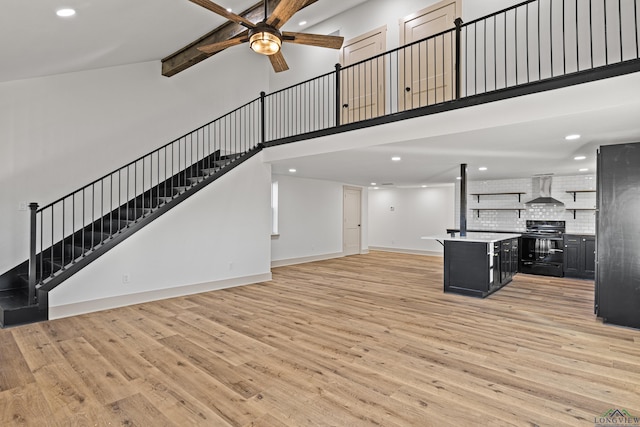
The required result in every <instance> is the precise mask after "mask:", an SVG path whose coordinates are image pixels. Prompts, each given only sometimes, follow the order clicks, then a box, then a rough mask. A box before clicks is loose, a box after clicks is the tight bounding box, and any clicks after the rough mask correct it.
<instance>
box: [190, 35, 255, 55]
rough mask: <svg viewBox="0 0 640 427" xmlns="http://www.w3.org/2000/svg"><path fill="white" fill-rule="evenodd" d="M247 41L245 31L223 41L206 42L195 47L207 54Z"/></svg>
mask: <svg viewBox="0 0 640 427" xmlns="http://www.w3.org/2000/svg"><path fill="white" fill-rule="evenodd" d="M248 41H249V39H248V38H247V34H246V32H245V33H243V34H241V35H239V36H237V37H234V38H232V39H229V40H225V41H223V42H218V43H211V44H207V45H204V46H198V47H197V49H198V50H199V51H200V52H204V53H208V54H209V55H213V54H214V53H218V52H220V51H221V50H224V49H226V48H228V47H231V46H236V45H239V44H241V43H245V42H248Z"/></svg>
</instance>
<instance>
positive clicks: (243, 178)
mask: <svg viewBox="0 0 640 427" xmlns="http://www.w3.org/2000/svg"><path fill="white" fill-rule="evenodd" d="M270 186H271V168H270V165H268V164H265V163H263V162H262V161H261V159H260V156H259V155H258V156H255V157H253V158H252V159H249V160H248V161H246V162H245V163H243V164H241V165H240V166H238V167H237V168H235V169H233V170H232V171H230V172H229V173H227V174H226V175H224V176H223V177H221V178H219V179H218V180H217V181H216V182H214V183H212V184H210V185H209V186H208V187H206V188H204V189H203V190H201V191H200V192H199V193H198V194H196V195H195V196H193V197H191V198H189V199H187V200H185V201H184V202H183V203H182V204H181V205H180V206H178V207H176V208H174V209H172V210H171V211H169V212H167V213H166V214H164V215H163V216H161V217H160V218H158V219H157V220H155V221H154V222H152V223H151V224H149V225H148V226H146V227H145V228H143V229H142V230H140V231H139V232H137V233H136V234H134V235H133V236H132V237H130V238H128V239H127V240H125V241H124V242H122V243H121V244H120V245H118V247H117V248H116V249H114V250H111V251H109V252H107V253H106V254H104V255H103V256H102V257H100V258H98V259H97V260H96V261H94V262H93V263H91V264H90V265H89V266H87V267H85V268H84V269H82V270H81V271H80V272H78V273H77V274H75V275H74V276H72V277H71V278H70V279H68V280H67V281H65V283H64V285H62V286H58V287H57V288H55V289H54V290H53V291H51V292H50V293H49V310H50V317H51V318H56V317H61V316H68V315H73V314H78V313H82V312H87V311H94V310H97V309H105V308H110V307H115V306H120V305H126V304H132V303H138V302H143V301H148V300H152V299H157V298H161V297H169V296H177V295H183V294H189V293H195V292H203V291H206V290H211V289H218V288H221V287H227V286H233V285H238V284H243V283H251V282H255V281H262V280H269V279H270V277H271V276H270V268H271V263H270V262H271V259H270V244H271V242H270V231H271V222H270V219H269V218H270ZM123 275H128V276H129V283H123Z"/></svg>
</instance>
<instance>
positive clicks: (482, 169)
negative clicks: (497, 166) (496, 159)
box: [478, 166, 487, 171]
mask: <svg viewBox="0 0 640 427" xmlns="http://www.w3.org/2000/svg"><path fill="white" fill-rule="evenodd" d="M478 170H479V171H486V170H487V168H486V167H484V166H482V167H479V168H478Z"/></svg>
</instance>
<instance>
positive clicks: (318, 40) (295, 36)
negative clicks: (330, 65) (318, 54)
mask: <svg viewBox="0 0 640 427" xmlns="http://www.w3.org/2000/svg"><path fill="white" fill-rule="evenodd" d="M282 36H283V40H284V41H285V42H288V43H297V44H306V45H309V46H318V47H327V48H329V49H340V48H341V47H342V43H343V42H344V37H340V36H324V35H321V34H307V33H290V32H287V31H285V32H283V33H282Z"/></svg>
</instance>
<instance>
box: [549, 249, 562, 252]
mask: <svg viewBox="0 0 640 427" xmlns="http://www.w3.org/2000/svg"><path fill="white" fill-rule="evenodd" d="M549 252H553V253H557V252H560V253H562V252H564V250H562V249H549Z"/></svg>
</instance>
